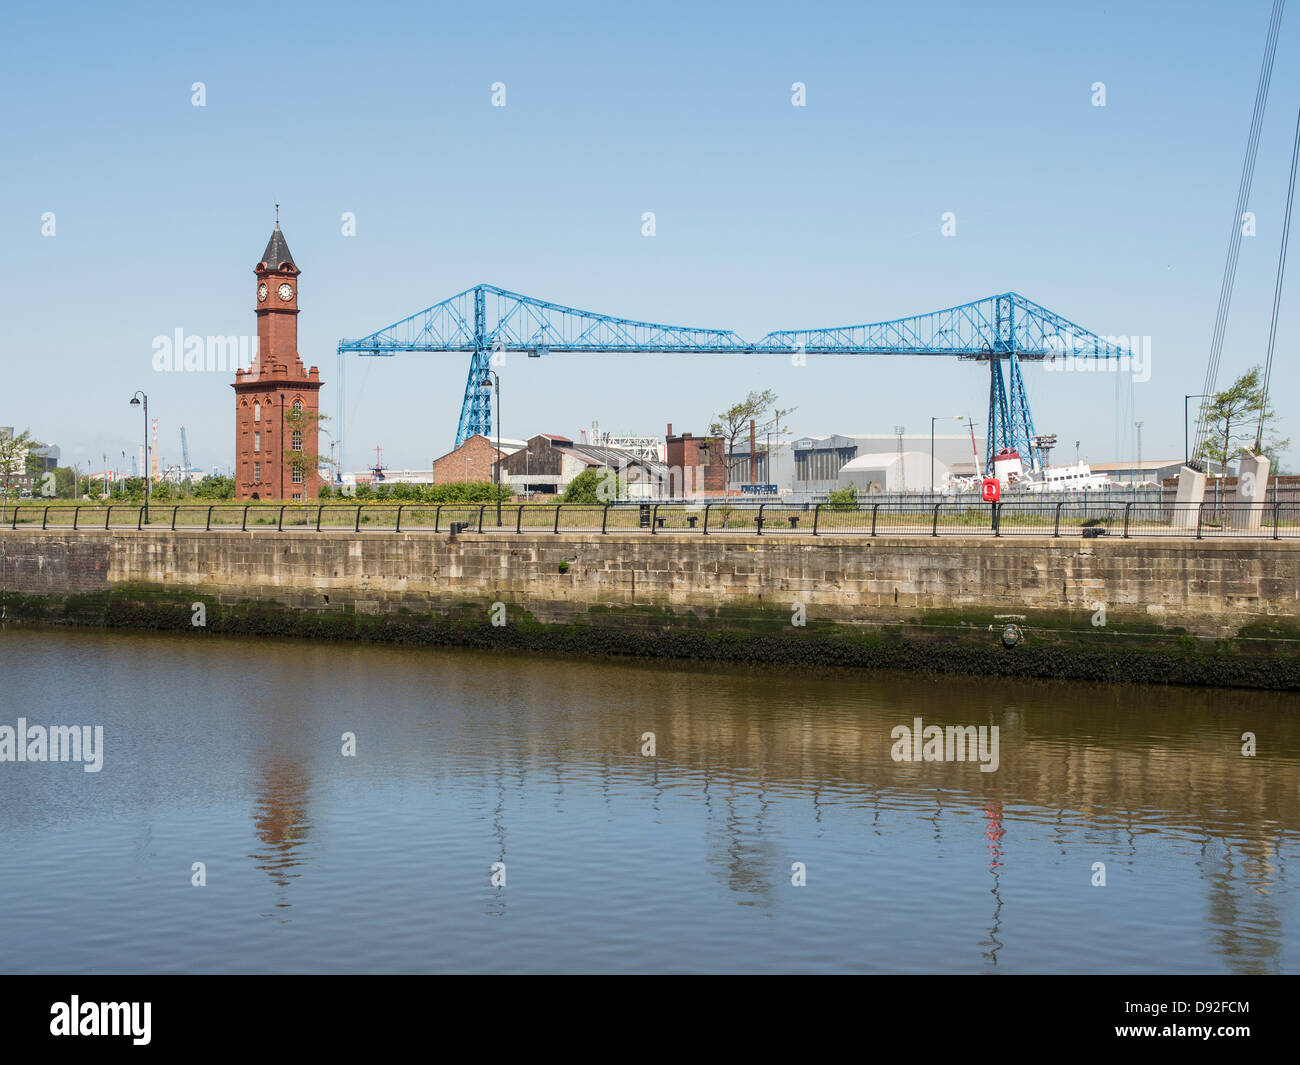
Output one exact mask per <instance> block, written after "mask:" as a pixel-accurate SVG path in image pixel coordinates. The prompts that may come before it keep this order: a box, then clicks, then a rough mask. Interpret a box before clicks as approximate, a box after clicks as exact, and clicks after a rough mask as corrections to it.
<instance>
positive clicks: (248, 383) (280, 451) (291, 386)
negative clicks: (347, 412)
mask: <svg viewBox="0 0 1300 1065" xmlns="http://www.w3.org/2000/svg"><path fill="white" fill-rule="evenodd" d="M275 214H276V220H275V230H274V232H272V234H271V239H270V240H269V241H268V242H267V245H266V251H264V252H263V253H262V261H261V262H259V263H258V264H257V266H256V267H254V271H253V272H254V273H255V274H256V275H257V293H256V300H257V358H255V359H254V360H253V365H252V367H251V368H250V369H248V370H247V371H244V370H236V371H235V383H234V385H232V386H231V387H233V388H234V390H235V498H236V499H249V500H252V499H282V500H302V499H315V498H316V495H317V492H318V491H319V490H320V483H321V482H320V478H319V477H318V476H317V474H316V456H317V455H319V454H320V448H319V446H318V443H317V441H318V433H317V421H316V415H317V413H318V412H319V410H320V386H321V384H322V382H321V379H320V371H319V370H318V369H317V368H316V367H315V366H313V367H312V368H311V369H310V370H307V369H305V368H304V367H303V363H302V358H301V357H300V356H299V355H298V275H299V274H301V273H302V271H301V270H299V269H298V267H297V266H296V265H295V264H294V261H293V256H292V255H290V254H289V245H288V243H287V242H286V241H285V239H284V234H283V233H282V232H281V231H280V211H279V208H278V207H277V208H276V213H275ZM295 453H297V454H301V455H302V458H300V459H295V457H294V455H295Z"/></svg>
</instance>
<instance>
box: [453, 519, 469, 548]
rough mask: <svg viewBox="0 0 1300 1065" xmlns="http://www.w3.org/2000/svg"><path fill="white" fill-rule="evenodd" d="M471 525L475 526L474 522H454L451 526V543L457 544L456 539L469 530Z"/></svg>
mask: <svg viewBox="0 0 1300 1065" xmlns="http://www.w3.org/2000/svg"><path fill="white" fill-rule="evenodd" d="M471 524H473V523H472V522H468V521H453V522H452V523H451V526H450V528H451V536H450V538H449V539H450V540H451V542H452V543H455V542H456V538H457V537H458V536H459V535H460V534H461V533H463V532H464V531H465V530H466V529H468V528H469V527H470V525H471Z"/></svg>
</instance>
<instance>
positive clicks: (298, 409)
mask: <svg viewBox="0 0 1300 1065" xmlns="http://www.w3.org/2000/svg"><path fill="white" fill-rule="evenodd" d="M293 412H294V414H301V413H302V400H300V399H295V400H294V401H293Z"/></svg>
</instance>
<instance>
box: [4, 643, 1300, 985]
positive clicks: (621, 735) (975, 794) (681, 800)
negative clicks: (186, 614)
mask: <svg viewBox="0 0 1300 1065" xmlns="http://www.w3.org/2000/svg"><path fill="white" fill-rule="evenodd" d="M19 716H24V717H26V719H27V720H28V722H29V723H30V724H38V723H40V724H47V725H54V724H69V725H70V724H77V725H84V724H91V725H95V724H99V725H102V726H103V728H104V763H103V769H102V771H101V772H99V773H85V772H83V770H82V768H81V767H80V766H79V765H75V764H71V763H60V764H51V763H39V762H36V763H33V762H25V763H13V762H3V763H0V970H2V971H8V972H47V971H76V972H119V971H126V972H192V971H197V972H231V971H239V972H243V971H253V972H279V971H293V972H298V971H310V972H332V971H401V972H407V971H430V970H432V971H475V972H513V971H555V970H559V971H566V970H584V971H586V970H598V971H606V970H617V971H622V970H634V971H641V970H652V971H656V970H667V971H695V970H724V971H731V970H738V971H771V970H781V971H839V970H853V971H870V972H898V971H903V972H917V971H921V972H925V971H940V972H1048V971H1057V970H1065V971H1072V972H1073V971H1079V972H1131V971H1138V972H1143V971H1158V972H1224V971H1227V972H1296V971H1300V907H1298V906H1297V902H1296V897H1297V892H1296V890H1295V889H1296V878H1297V875H1298V870H1297V865H1296V863H1297V861H1298V860H1300V793H1298V788H1300V772H1298V769H1300V698H1297V697H1296V696H1291V695H1287V696H1279V695H1262V694H1250V693H1241V692H1221V691H1185V690H1163V689H1155V688H1113V687H1099V686H1083V685H1065V684H1055V683H1024V682H1016V683H1006V682H990V681H987V680H964V679H955V678H946V679H935V678H925V677H918V676H911V675H894V674H884V675H882V674H851V673H835V674H827V673H799V674H791V673H787V672H782V671H776V670H773V671H757V670H728V669H720V668H717V667H712V666H703V665H695V664H680V663H673V664H665V663H639V662H638V663H633V662H600V661H569V660H551V659H546V658H538V657H522V656H519V657H516V656H509V657H506V656H495V655H490V654H482V653H470V652H464V651H448V652H431V651H424V650H420V651H414V650H400V649H389V648H377V647H363V646H347V645H314V644H311V643H307V642H297V641H283V642H277V641H266V640H235V639H229V638H217V637H209V636H207V635H201V634H196V635H194V636H185V635H176V636H150V635H138V634H113V633H108V634H105V633H94V632H62V631H50V630H31V629H20V630H16V629H0V725H9V726H16V724H17V719H18V717H19ZM915 717H921V718H922V719H923V720H924V722H925V723H926V724H931V723H933V724H962V725H965V724H972V725H985V726H991V725H997V726H998V728H999V766H998V769H997V771H996V772H989V773H984V772H981V771H980V769H979V766H978V764H977V763H972V762H961V763H957V762H937V761H931V762H925V761H923V762H920V763H907V762H896V761H894V760H893V759H892V758H891V755H890V751H891V747H892V746H893V742H894V741H893V740H891V738H890V731H891V730H892V729H893V728H894V727H895V726H898V725H904V724H905V725H909V726H910V725H911V723H912V720H913V718H915ZM1246 731H1251V732H1253V733H1254V734H1255V736H1256V742H1257V744H1258V753H1257V754H1256V755H1255V756H1254V757H1245V756H1243V754H1242V753H1241V746H1242V740H1241V735H1242V733H1243V732H1246ZM344 732H353V733H355V735H356V740H357V748H356V750H357V753H356V756H355V757H343V756H342V755H341V753H340V751H341V746H342V744H341V736H342V734H343V733H344ZM646 732H653V733H654V734H655V743H656V754H655V756H654V757H647V756H644V755H643V754H642V753H641V747H642V742H643V741H642V735H643V734H644V733H646ZM196 861H200V862H204V863H205V864H206V875H207V884H206V886H204V887H195V886H192V885H191V877H192V875H193V874H192V872H191V869H192V864H193V863H194V862H196ZM498 861H504V862H505V866H506V882H505V885H504V887H498V886H493V884H492V883H491V881H490V877H491V876H492V865H493V863H494V862H498ZM795 862H802V863H804V864H805V866H806V878H807V883H806V886H802V887H796V886H793V885H792V883H791V878H792V875H794V874H793V873H792V864H793V863H795ZM1097 862H1103V863H1105V872H1106V885H1105V886H1104V887H1099V886H1093V884H1092V879H1093V877H1094V872H1093V866H1094V863H1097Z"/></svg>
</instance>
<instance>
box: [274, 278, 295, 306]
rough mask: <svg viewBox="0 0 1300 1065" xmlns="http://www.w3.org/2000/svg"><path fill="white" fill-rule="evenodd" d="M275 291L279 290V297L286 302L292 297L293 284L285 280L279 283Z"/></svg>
mask: <svg viewBox="0 0 1300 1065" xmlns="http://www.w3.org/2000/svg"><path fill="white" fill-rule="evenodd" d="M276 291H277V292H279V294H280V299H282V300H284V302H285V303H288V302H289V301H290V300H291V299H293V286H292V285H290V284H288V283H287V282H286V283H285V284H283V285H281V286H280V287H279V288H278V289H277V290H276Z"/></svg>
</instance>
